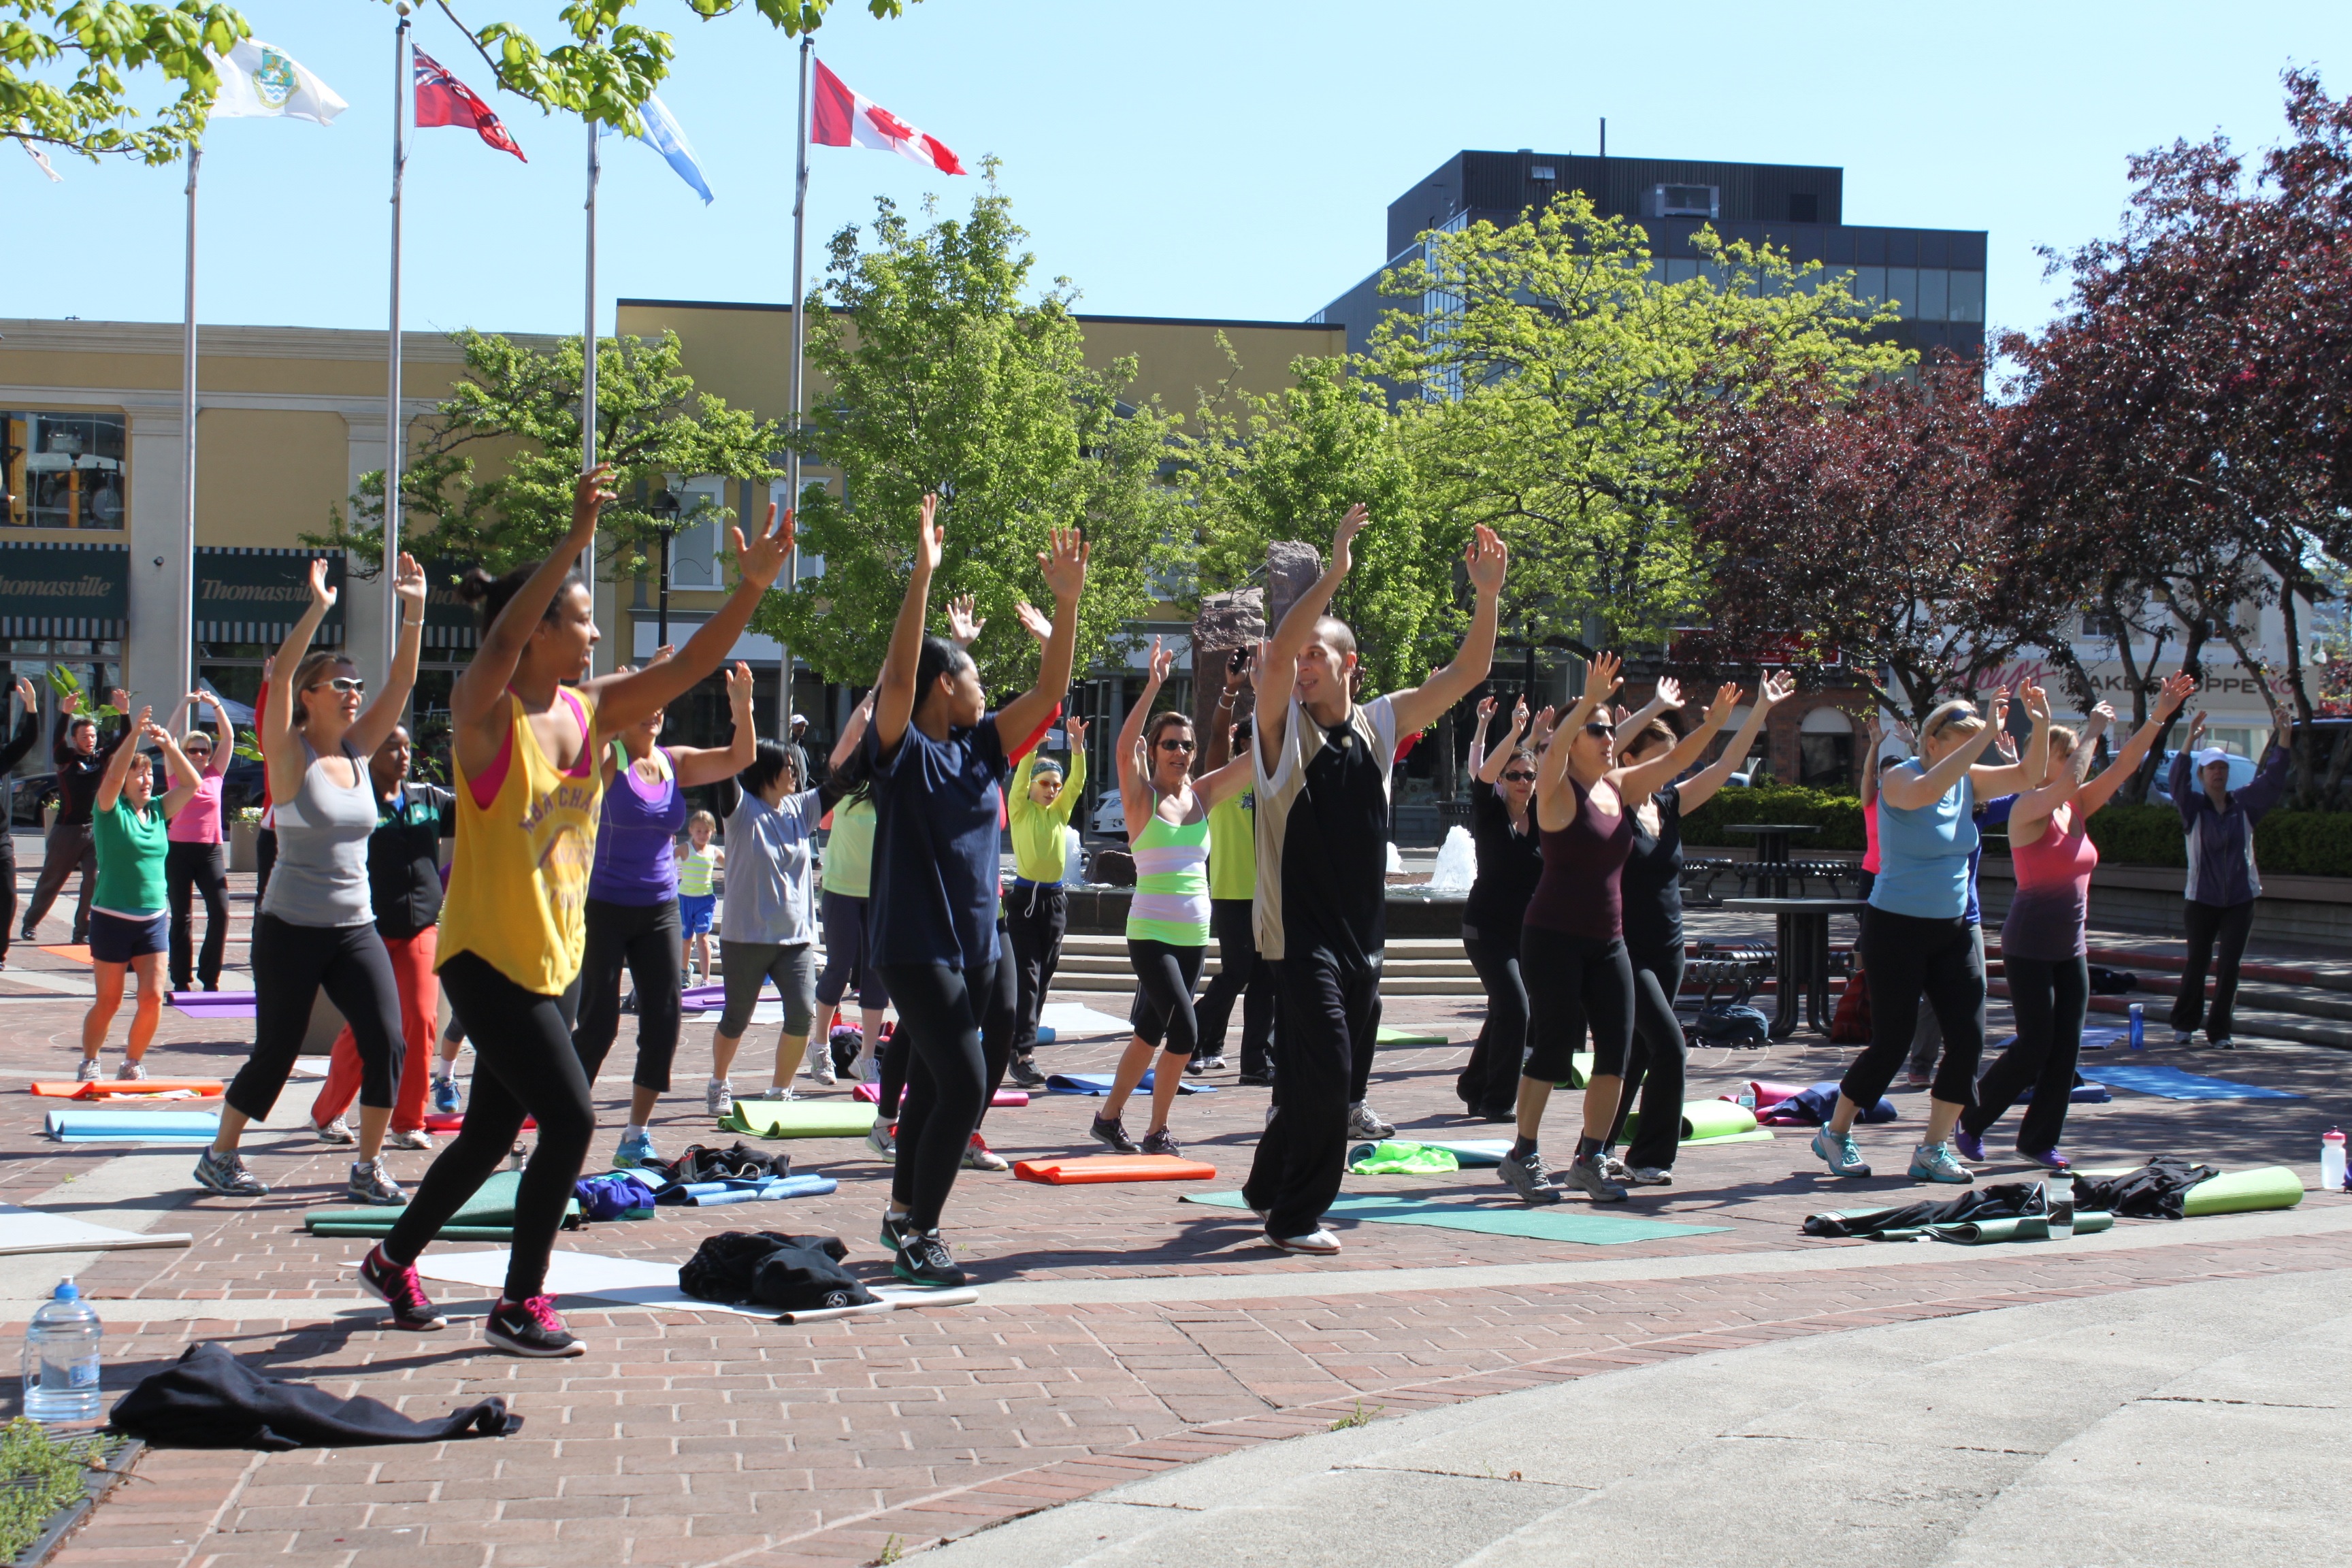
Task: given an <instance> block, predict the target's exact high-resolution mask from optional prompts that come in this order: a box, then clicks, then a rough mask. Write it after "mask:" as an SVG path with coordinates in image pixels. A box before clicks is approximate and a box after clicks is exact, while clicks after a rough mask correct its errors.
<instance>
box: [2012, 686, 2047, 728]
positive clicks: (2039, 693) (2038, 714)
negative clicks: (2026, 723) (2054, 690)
mask: <svg viewBox="0 0 2352 1568" xmlns="http://www.w3.org/2000/svg"><path fill="white" fill-rule="evenodd" d="M2019 696H2021V698H2022V699H2023V700H2024V701H2025V716H2026V717H2027V718H2028V719H2031V720H2032V721H2034V722H2035V723H2037V724H2047V723H2048V722H2050V694H2049V693H2048V692H2046V691H2044V690H2042V687H2041V684H2040V683H2039V682H2038V681H2032V680H2029V681H2027V682H2026V683H2025V686H2024V689H2022V690H2021V691H2020V692H2019Z"/></svg>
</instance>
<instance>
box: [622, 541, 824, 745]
mask: <svg viewBox="0 0 2352 1568" xmlns="http://www.w3.org/2000/svg"><path fill="white" fill-rule="evenodd" d="M729 532H730V534H731V535H732V536H733V538H734V543H735V570H736V572H737V573H738V574H740V578H741V581H740V582H738V583H737V584H735V591H734V592H733V593H732V594H730V595H727V602H726V603H725V604H723V605H719V613H718V614H717V615H715V616H711V617H710V618H709V620H707V621H705V622H703V623H702V625H700V626H697V627H696V628H695V631H694V635H693V636H692V637H688V638H687V639H686V646H685V647H682V648H680V649H678V651H677V658H667V659H662V660H660V661H659V662H657V663H654V664H649V665H647V666H646V667H645V668H643V669H639V670H635V671H633V672H632V673H630V674H628V675H622V676H606V677H605V678H604V679H602V680H592V681H589V682H587V683H586V688H587V689H588V690H590V691H591V692H593V694H594V696H595V699H596V728H597V729H598V730H600V731H604V733H606V734H617V733H619V732H620V731H623V730H625V729H627V728H628V727H629V726H630V725H632V724H635V723H639V722H642V721H644V720H646V719H648V718H650V717H652V715H653V711H654V710H655V709H656V708H667V707H668V706H669V705H670V704H671V703H672V702H674V701H676V700H677V699H679V698H681V697H683V696H685V695H686V694H687V693H688V691H690V690H692V689H693V688H694V685H695V683H696V682H697V681H698V680H700V679H702V678H703V677H704V676H706V675H709V673H710V672H711V671H712V670H714V669H717V668H719V664H720V663H721V661H723V660H724V659H725V658H727V651H728V650H729V649H730V648H731V647H734V646H735V643H736V639H737V638H739V637H741V636H742V635H743V628H744V627H745V626H749V625H750V624H751V612H752V611H753V610H756V609H758V608H759V607H760V599H761V595H764V594H766V593H767V591H768V585H769V584H772V583H773V582H774V581H775V580H776V574H778V573H780V572H782V570H783V569H784V562H785V561H786V560H787V559H789V558H790V557H791V555H792V552H793V514H792V513H791V512H789V511H788V512H785V513H783V514H782V523H781V524H780V523H779V522H778V521H777V510H776V504H775V502H773V501H770V502H769V503H768V515H767V518H766V521H763V522H762V523H761V525H760V530H759V536H758V537H757V538H755V539H753V540H751V542H749V543H746V542H744V539H743V531H742V530H741V529H740V528H737V529H730V530H729ZM787 674H789V672H787ZM786 684H787V685H789V684H790V682H789V680H788V681H787V682H786ZM801 782H802V783H803V784H805V783H807V782H808V781H807V780H805V779H803V780H802V781H801Z"/></svg>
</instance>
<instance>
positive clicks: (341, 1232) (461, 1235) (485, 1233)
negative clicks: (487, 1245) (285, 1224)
mask: <svg viewBox="0 0 2352 1568" xmlns="http://www.w3.org/2000/svg"><path fill="white" fill-rule="evenodd" d="M364 1212H366V1211H364V1210H361V1209H349V1210H341V1211H338V1212H336V1213H333V1214H330V1215H327V1216H326V1217H324V1218H322V1219H320V1221H319V1222H318V1223H317V1224H315V1225H311V1226H308V1229H309V1230H310V1234H311V1235H312V1236H361V1237H372V1238H373V1239H375V1240H377V1241H382V1240H383V1238H384V1237H387V1236H390V1235H391V1234H392V1225H393V1222H392V1221H391V1220H388V1219H386V1220H375V1219H356V1218H351V1217H350V1216H352V1215H359V1214H362V1213H364ZM385 1212H386V1213H394V1212H397V1211H394V1210H387V1211H385ZM347 1219H349V1223H348V1224H347V1223H345V1221H346V1220H347ZM433 1239H434V1240H436V1241H503V1242H505V1243H507V1244H508V1245H509V1246H512V1245H513V1244H514V1229H513V1227H512V1226H503V1225H445V1226H442V1227H441V1228H440V1229H439V1230H438V1231H436V1233H435V1234H434V1237H433Z"/></svg>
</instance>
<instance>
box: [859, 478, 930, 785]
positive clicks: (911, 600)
mask: <svg viewBox="0 0 2352 1568" xmlns="http://www.w3.org/2000/svg"><path fill="white" fill-rule="evenodd" d="M939 513H940V498H939V497H938V496H935V495H927V496H925V497H924V498H923V517H922V521H920V522H919V523H918V524H917V525H916V528H915V560H914V564H913V566H912V568H911V569H910V570H909V571H908V574H907V593H906V595H905V597H903V598H901V599H900V600H899V601H898V620H896V621H895V622H893V623H892V624H891V626H890V651H889V652H888V653H887V654H885V655H884V656H883V658H882V673H881V675H880V676H878V677H877V679H876V680H875V683H874V694H873V696H872V697H871V698H870V699H869V700H871V701H872V702H873V704H874V741H875V743H876V744H877V745H878V746H880V747H881V748H882V751H883V753H884V754H885V755H887V754H889V753H890V752H896V751H897V750H898V742H900V741H902V740H904V739H905V738H906V735H907V725H908V721H911V720H912V719H913V718H914V716H915V699H916V696H917V692H916V690H915V667H916V666H917V665H918V664H919V663H920V662H921V660H922V656H923V619H924V617H925V616H927V615H928V614H929V604H930V595H931V574H932V573H934V572H937V571H938V570H939V569H940V554H941V552H943V551H944V550H945V549H946V546H947V534H948V531H947V527H946V525H945V524H943V523H940V522H939V521H937V519H938V517H939Z"/></svg>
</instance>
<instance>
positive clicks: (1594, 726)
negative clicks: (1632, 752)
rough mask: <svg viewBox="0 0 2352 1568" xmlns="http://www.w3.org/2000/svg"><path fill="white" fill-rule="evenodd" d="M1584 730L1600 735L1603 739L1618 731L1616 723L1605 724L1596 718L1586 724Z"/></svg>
mask: <svg viewBox="0 0 2352 1568" xmlns="http://www.w3.org/2000/svg"><path fill="white" fill-rule="evenodd" d="M1584 732H1585V733H1586V734H1588V735H1599V736H1601V737H1602V738H1603V739H1606V738H1608V737H1609V736H1612V735H1614V734H1615V733H1616V732H1617V726H1616V725H1614V724H1603V723H1601V721H1599V720H1597V719H1596V720H1594V721H1592V722H1591V723H1589V724H1587V725H1585V727H1584Z"/></svg>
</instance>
